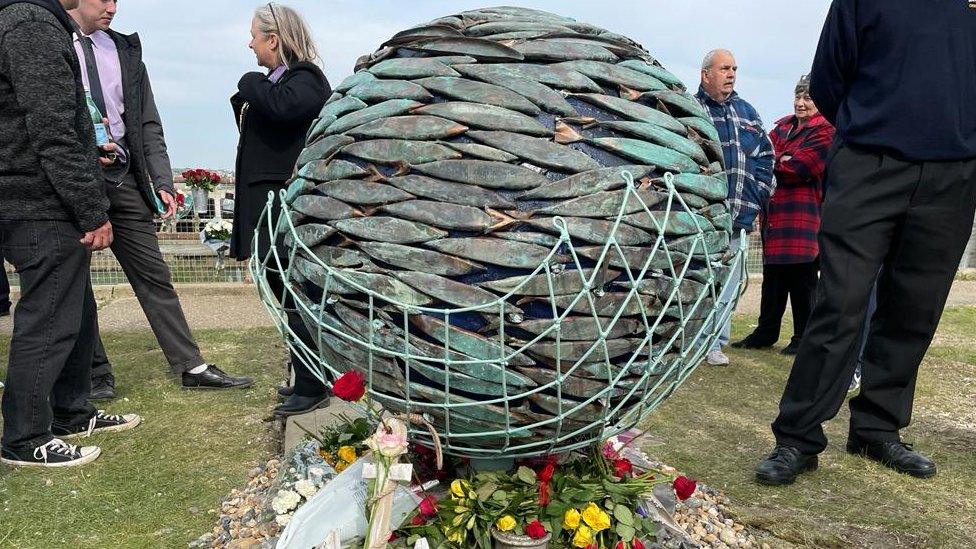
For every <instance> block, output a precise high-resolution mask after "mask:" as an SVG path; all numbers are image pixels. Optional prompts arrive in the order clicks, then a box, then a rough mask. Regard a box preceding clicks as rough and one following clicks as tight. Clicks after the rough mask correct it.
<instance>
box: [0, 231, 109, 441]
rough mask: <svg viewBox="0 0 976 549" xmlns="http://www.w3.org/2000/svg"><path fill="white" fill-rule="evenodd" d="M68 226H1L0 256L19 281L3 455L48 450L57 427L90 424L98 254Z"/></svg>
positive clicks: (6, 389)
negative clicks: (93, 266) (93, 276)
mask: <svg viewBox="0 0 976 549" xmlns="http://www.w3.org/2000/svg"><path fill="white" fill-rule="evenodd" d="M81 237H82V234H81V232H80V231H79V230H78V228H77V227H75V225H74V224H73V223H71V222H69V221H0V251H2V253H3V256H4V257H6V258H7V260H9V261H10V262H11V263H12V264H13V265H14V267H15V268H16V269H17V273H18V274H19V275H20V300H19V301H18V303H17V309H16V311H14V331H13V337H12V338H11V340H10V357H9V362H8V364H7V380H6V388H5V389H4V391H3V404H2V410H3V438H2V441H0V443H2V445H3V447H4V448H7V449H11V450H15V451H18V452H20V451H23V450H32V449H33V448H36V447H38V446H41V445H43V444H46V443H47V442H48V441H50V440H51V439H52V438H54V437H53V435H52V434H51V425H52V423H56V424H58V425H60V426H65V427H74V426H77V425H87V424H88V420H89V419H91V417H92V416H93V415H94V414H95V408H94V407H92V405H91V403H90V402H88V394H89V393H90V392H91V372H90V368H91V359H92V343H93V342H94V339H95V335H96V332H95V296H94V295H93V294H92V289H91V280H90V274H89V265H90V260H91V253H90V252H89V251H88V249H86V248H85V247H84V246H82V245H81V243H80V242H79V240H80V239H81Z"/></svg>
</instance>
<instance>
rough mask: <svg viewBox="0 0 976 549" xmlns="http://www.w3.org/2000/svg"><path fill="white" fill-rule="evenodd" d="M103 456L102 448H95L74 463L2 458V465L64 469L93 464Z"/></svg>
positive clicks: (0, 460) (0, 459)
mask: <svg viewBox="0 0 976 549" xmlns="http://www.w3.org/2000/svg"><path fill="white" fill-rule="evenodd" d="M100 455H102V449H101V448H95V451H94V452H92V453H90V454H88V455H87V456H84V457H81V458H79V459H76V460H74V461H65V462H63V463H44V462H37V461H17V460H13V459H6V458H0V463H2V464H4V465H10V466H11V467H44V468H48V469H51V468H63V467H77V466H78V465H84V464H86V463H91V462H93V461H95V459H96V458H98V456H100Z"/></svg>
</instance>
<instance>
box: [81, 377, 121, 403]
mask: <svg viewBox="0 0 976 549" xmlns="http://www.w3.org/2000/svg"><path fill="white" fill-rule="evenodd" d="M115 396H116V395H115V376H114V375H112V374H105V375H101V376H98V377H93V378H92V382H91V396H89V397H88V399H89V400H111V399H113V398H115Z"/></svg>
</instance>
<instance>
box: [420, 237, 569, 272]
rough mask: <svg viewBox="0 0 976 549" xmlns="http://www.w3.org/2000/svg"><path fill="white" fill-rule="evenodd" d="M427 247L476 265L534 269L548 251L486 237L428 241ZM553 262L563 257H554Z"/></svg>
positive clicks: (532, 245)
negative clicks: (468, 260) (471, 261)
mask: <svg viewBox="0 0 976 549" xmlns="http://www.w3.org/2000/svg"><path fill="white" fill-rule="evenodd" d="M427 246H428V247H430V248H433V249H435V250H437V251H439V252H443V253H446V254H451V255H456V256H459V257H463V258H465V259H470V260H473V261H477V262H479V263H491V264H492V265H501V266H502V267H513V268H517V269H534V268H536V267H538V266H539V264H540V263H542V262H543V261H545V260H546V258H547V257H548V256H549V250H548V249H546V248H544V247H542V246H536V245H534V244H525V243H522V242H514V241H511V240H503V239H499V238H487V237H478V238H444V239H441V240H435V241H433V242H428V243H427ZM554 259H557V260H564V259H565V258H564V257H562V256H559V255H557V256H555V257H554Z"/></svg>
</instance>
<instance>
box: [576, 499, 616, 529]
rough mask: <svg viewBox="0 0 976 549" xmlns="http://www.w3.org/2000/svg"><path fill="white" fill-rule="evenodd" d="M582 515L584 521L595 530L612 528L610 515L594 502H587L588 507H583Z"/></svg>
mask: <svg viewBox="0 0 976 549" xmlns="http://www.w3.org/2000/svg"><path fill="white" fill-rule="evenodd" d="M582 517H583V522H585V523H586V524H587V526H589V527H590V528H592V529H593V531H594V532H601V531H603V530H606V529H607V528H610V515H608V514H606V513H605V512H604V511H603V509H600V507H599V506H597V504H595V503H593V502H590V503H588V504H586V508H585V509H583V513H582Z"/></svg>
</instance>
